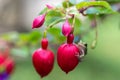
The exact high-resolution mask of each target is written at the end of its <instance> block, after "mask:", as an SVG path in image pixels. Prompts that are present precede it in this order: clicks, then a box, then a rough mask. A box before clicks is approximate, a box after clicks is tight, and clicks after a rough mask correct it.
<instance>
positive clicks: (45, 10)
mask: <svg viewBox="0 0 120 80" xmlns="http://www.w3.org/2000/svg"><path fill="white" fill-rule="evenodd" d="M47 10H48V8H44V9H43V10H42V11H41V12H40V13H39V15H41V14H44V13H46V12H47Z"/></svg>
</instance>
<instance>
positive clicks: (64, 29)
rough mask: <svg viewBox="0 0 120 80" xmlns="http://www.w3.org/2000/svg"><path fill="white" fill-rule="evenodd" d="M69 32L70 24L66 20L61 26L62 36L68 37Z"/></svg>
mask: <svg viewBox="0 0 120 80" xmlns="http://www.w3.org/2000/svg"><path fill="white" fill-rule="evenodd" d="M71 31H72V27H71V25H70V23H69V22H68V20H66V21H65V23H64V24H63V26H62V34H63V35H64V36H68V35H69V34H70V33H71Z"/></svg>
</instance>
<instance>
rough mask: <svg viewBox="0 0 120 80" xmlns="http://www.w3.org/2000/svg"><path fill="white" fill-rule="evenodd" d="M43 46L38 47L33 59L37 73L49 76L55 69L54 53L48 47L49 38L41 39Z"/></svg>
mask: <svg viewBox="0 0 120 80" xmlns="http://www.w3.org/2000/svg"><path fill="white" fill-rule="evenodd" d="M41 46H42V48H39V49H37V50H36V51H35V52H34V54H33V56H32V61H33V65H34V67H35V70H36V71H37V73H38V74H39V75H40V76H41V77H44V76H47V75H48V74H49V73H50V72H51V71H52V69H53V65H54V54H53V52H52V51H51V50H48V49H47V46H48V40H47V39H46V38H44V39H42V41H41Z"/></svg>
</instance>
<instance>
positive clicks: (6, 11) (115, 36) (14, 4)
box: [0, 0, 120, 80]
mask: <svg viewBox="0 0 120 80" xmlns="http://www.w3.org/2000/svg"><path fill="white" fill-rule="evenodd" d="M60 2H62V0H0V38H1V39H2V38H4V39H5V40H6V41H8V42H10V43H14V42H15V41H16V42H15V43H16V44H13V45H12V47H11V55H12V56H13V58H14V60H15V62H16V67H15V70H14V72H13V74H12V75H11V77H10V80H41V78H40V77H39V75H38V74H37V73H36V72H35V70H34V68H33V65H32V60H31V55H32V52H33V51H34V50H35V49H37V48H38V47H39V46H40V44H39V42H40V39H41V37H42V31H41V30H39V29H38V30H36V29H35V30H32V29H31V27H32V21H33V19H34V17H36V16H37V15H38V13H39V12H40V10H42V8H43V7H45V4H47V3H49V4H53V5H57V4H59V3H60ZM113 2H114V1H113ZM114 4H115V5H114V6H113V9H115V10H118V11H119V10H120V3H119V1H116V2H114ZM97 22H98V26H97V27H98V42H97V46H96V48H95V49H91V43H92V41H93V40H94V37H95V30H94V29H92V30H90V31H88V32H87V33H86V34H84V36H83V37H82V40H83V41H85V42H87V43H88V54H87V55H86V56H85V58H84V59H83V61H82V62H81V63H80V64H79V65H78V66H77V67H76V68H75V69H74V70H73V71H71V72H70V73H69V74H67V75H66V74H65V73H64V72H62V71H61V69H60V68H59V67H58V65H57V63H56V62H55V66H54V69H53V71H52V72H51V73H50V74H49V76H47V77H45V78H43V79H42V80H53V79H54V80H75V79H76V80H120V14H112V15H107V16H104V18H102V19H101V18H99V17H98V18H97ZM89 26H90V20H89V19H88V18H84V19H83V20H82V25H81V30H86V29H87V28H88V27H89ZM35 35H36V36H35ZM29 36H32V37H30V38H31V39H28V37H29ZM48 37H49V38H50V36H48ZM36 39H37V40H36ZM50 39H51V38H50ZM17 41H18V43H17ZM57 41H58V39H56V42H55V43H54V41H52V40H51V41H50V46H49V48H50V49H52V50H53V52H54V54H55V55H56V49H57V48H56V47H58V45H59V44H60V43H63V42H62V41H61V39H59V41H61V42H60V43H58V44H57ZM16 45H17V46H16ZM26 45H27V46H26ZM29 45H31V46H29ZM28 46H29V48H28Z"/></svg>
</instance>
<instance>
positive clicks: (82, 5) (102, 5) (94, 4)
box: [76, 1, 111, 10]
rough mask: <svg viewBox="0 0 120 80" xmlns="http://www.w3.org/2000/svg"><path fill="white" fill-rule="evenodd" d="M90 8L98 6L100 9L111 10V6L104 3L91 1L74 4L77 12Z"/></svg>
mask: <svg viewBox="0 0 120 80" xmlns="http://www.w3.org/2000/svg"><path fill="white" fill-rule="evenodd" d="M90 6H100V7H105V8H107V9H111V6H110V5H109V3H107V2H106V1H91V2H90V1H88V2H80V3H78V4H76V8H77V9H78V10H80V9H83V8H87V7H90Z"/></svg>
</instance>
